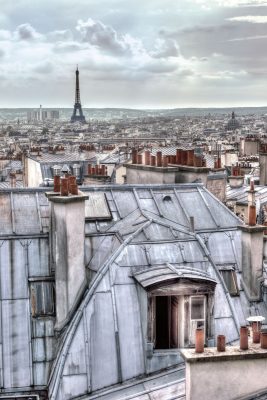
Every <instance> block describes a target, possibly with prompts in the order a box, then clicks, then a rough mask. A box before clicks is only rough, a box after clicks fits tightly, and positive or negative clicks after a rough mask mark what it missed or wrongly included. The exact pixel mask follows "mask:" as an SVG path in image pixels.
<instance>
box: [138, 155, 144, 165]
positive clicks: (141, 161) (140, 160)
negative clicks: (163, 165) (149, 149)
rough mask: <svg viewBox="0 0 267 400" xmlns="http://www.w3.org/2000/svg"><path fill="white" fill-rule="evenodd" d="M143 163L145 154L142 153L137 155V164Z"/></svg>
mask: <svg viewBox="0 0 267 400" xmlns="http://www.w3.org/2000/svg"><path fill="white" fill-rule="evenodd" d="M142 163H143V156H142V154H138V155H137V164H142Z"/></svg>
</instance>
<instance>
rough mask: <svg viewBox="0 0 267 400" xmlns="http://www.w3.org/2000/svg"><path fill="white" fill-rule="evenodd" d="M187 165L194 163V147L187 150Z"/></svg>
mask: <svg viewBox="0 0 267 400" xmlns="http://www.w3.org/2000/svg"><path fill="white" fill-rule="evenodd" d="M187 165H188V166H189V167H193V165H194V149H191V150H188V151H187Z"/></svg>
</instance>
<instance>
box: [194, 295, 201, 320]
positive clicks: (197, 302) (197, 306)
mask: <svg viewBox="0 0 267 400" xmlns="http://www.w3.org/2000/svg"><path fill="white" fill-rule="evenodd" d="M191 319H204V297H203V296H196V297H191Z"/></svg>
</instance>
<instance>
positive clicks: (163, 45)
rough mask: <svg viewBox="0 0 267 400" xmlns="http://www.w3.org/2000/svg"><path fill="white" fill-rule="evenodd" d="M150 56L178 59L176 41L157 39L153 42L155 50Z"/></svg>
mask: <svg viewBox="0 0 267 400" xmlns="http://www.w3.org/2000/svg"><path fill="white" fill-rule="evenodd" d="M150 54H151V55H152V57H155V58H166V57H178V56H179V55H180V51H179V46H178V44H177V42H176V40H174V39H157V40H156V42H155V50H154V51H152V52H150Z"/></svg>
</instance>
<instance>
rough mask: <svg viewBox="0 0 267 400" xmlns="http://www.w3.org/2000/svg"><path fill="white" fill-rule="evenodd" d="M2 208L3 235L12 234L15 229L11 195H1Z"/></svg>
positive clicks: (0, 222) (0, 218) (0, 214)
mask: <svg viewBox="0 0 267 400" xmlns="http://www.w3.org/2000/svg"><path fill="white" fill-rule="evenodd" d="M0 207H1V212H0V231H1V233H2V234H11V233H12V231H13V227H12V206H11V196H10V194H8V193H0Z"/></svg>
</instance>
